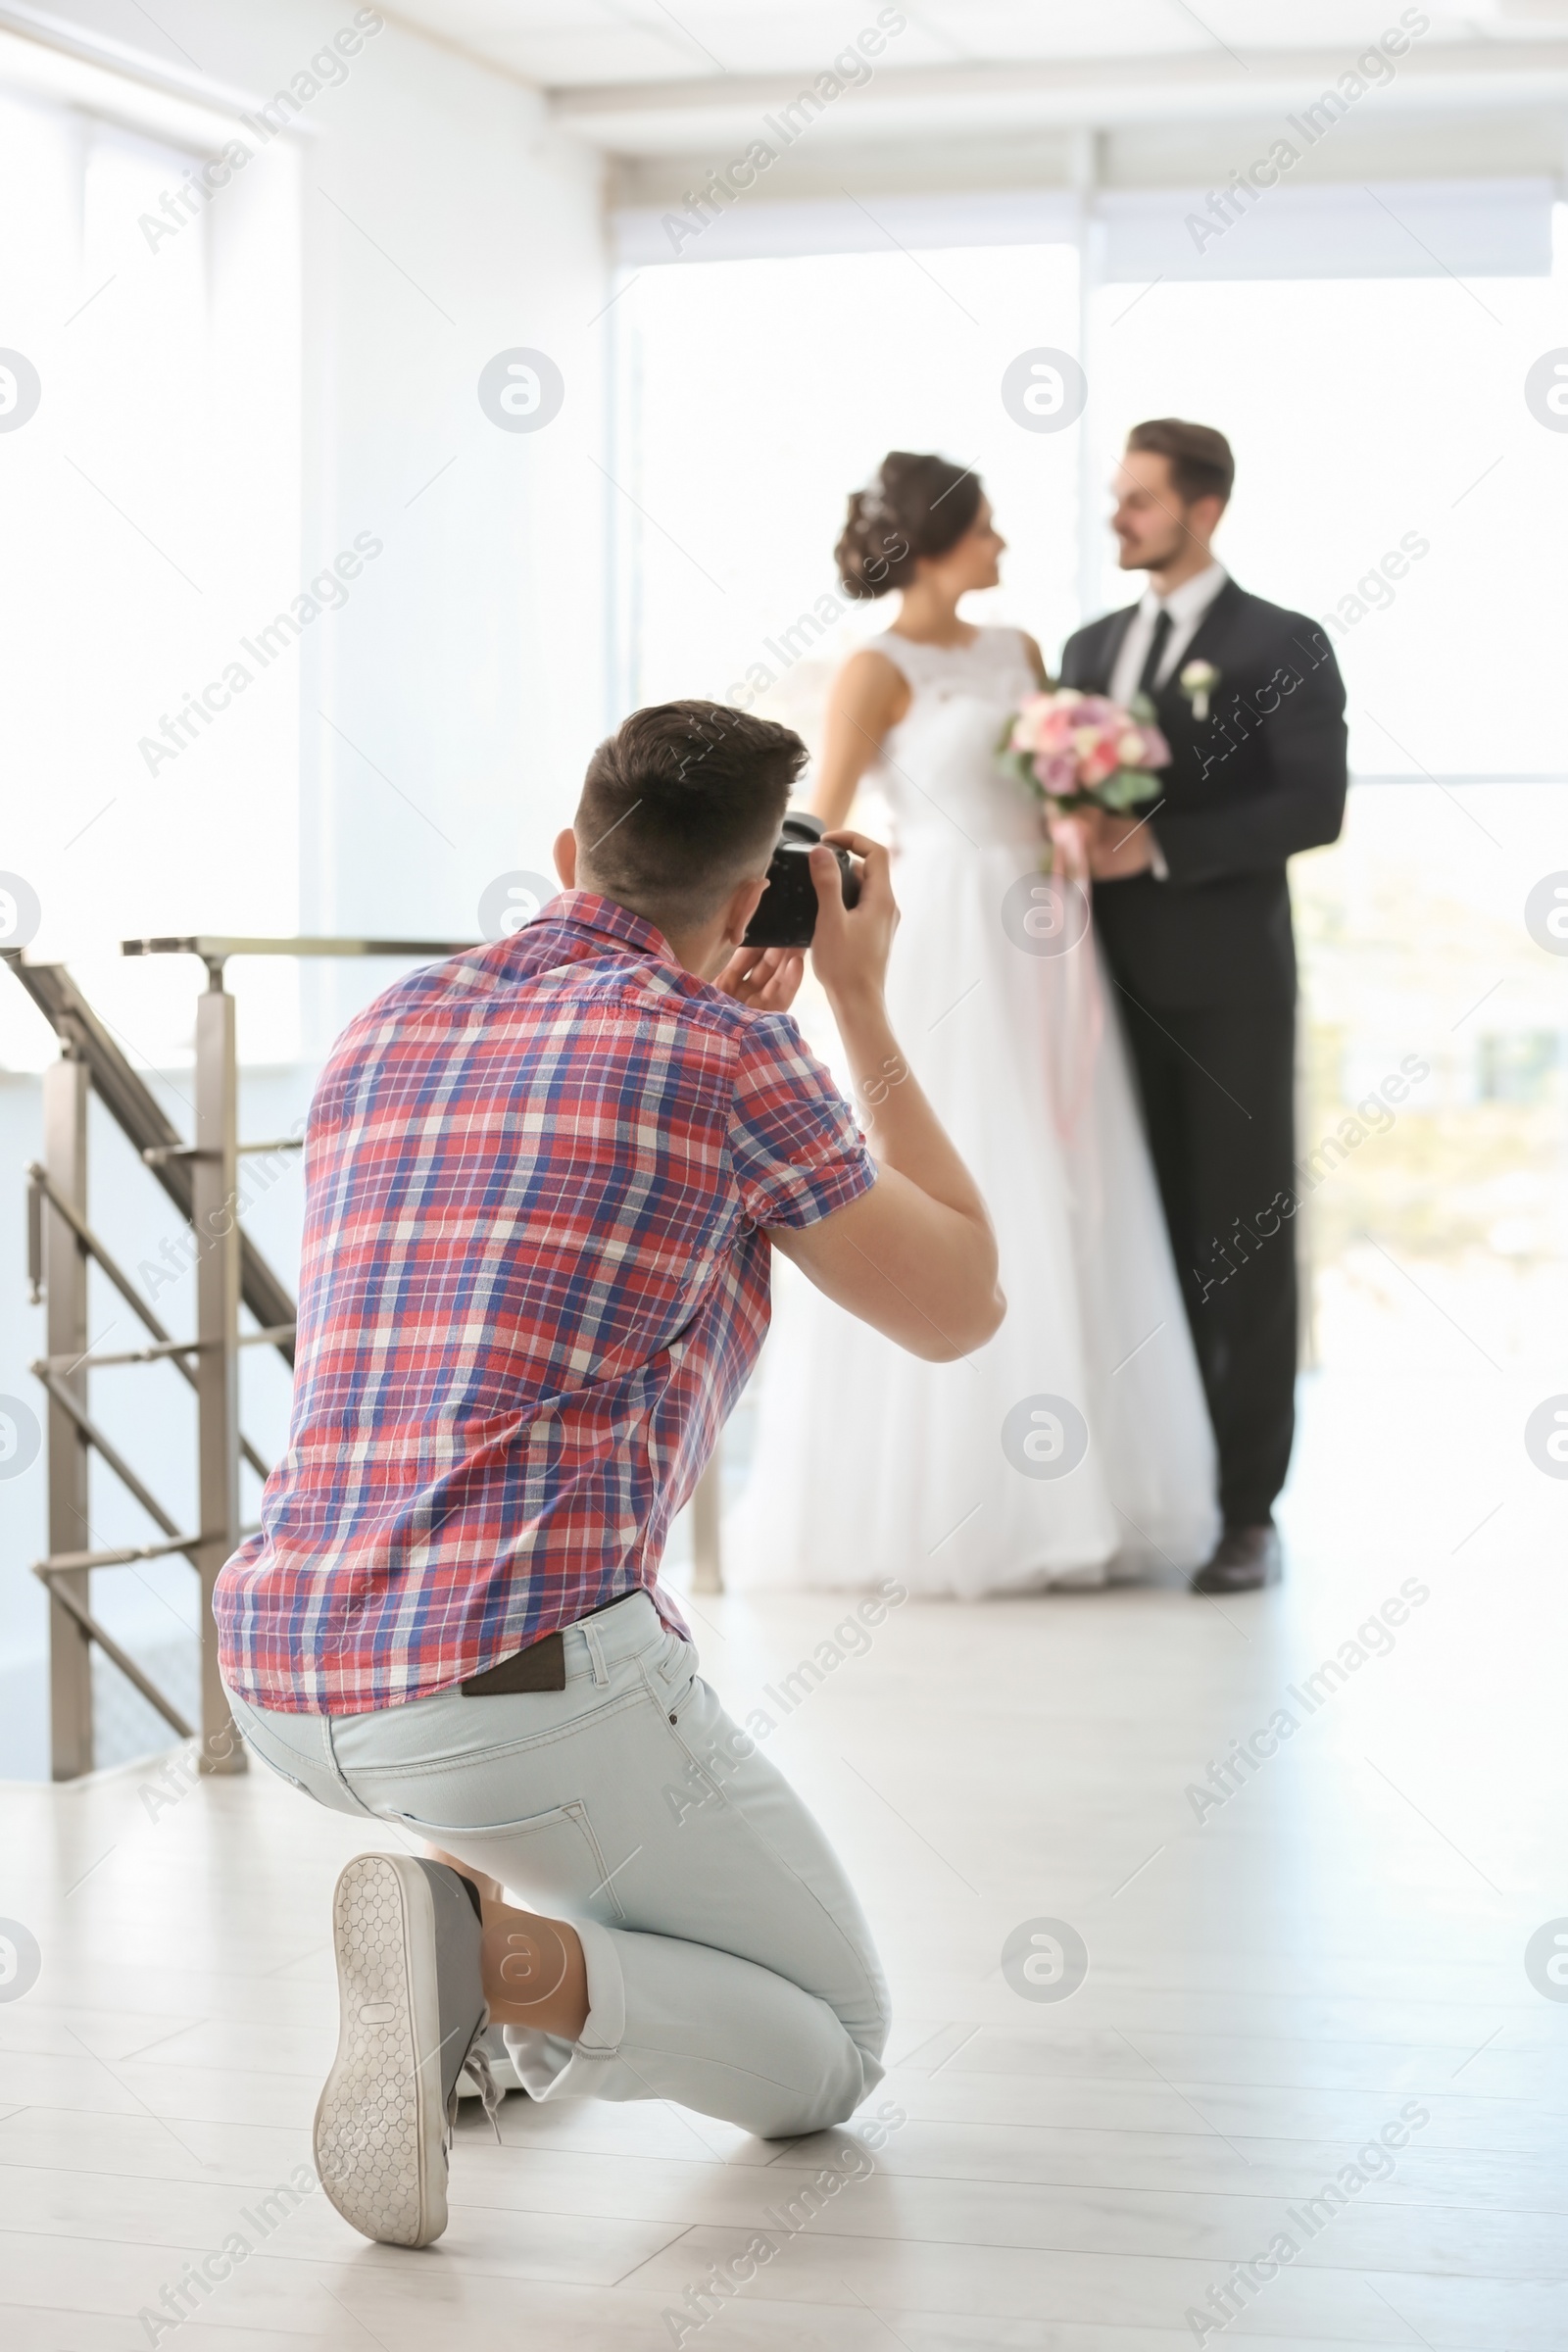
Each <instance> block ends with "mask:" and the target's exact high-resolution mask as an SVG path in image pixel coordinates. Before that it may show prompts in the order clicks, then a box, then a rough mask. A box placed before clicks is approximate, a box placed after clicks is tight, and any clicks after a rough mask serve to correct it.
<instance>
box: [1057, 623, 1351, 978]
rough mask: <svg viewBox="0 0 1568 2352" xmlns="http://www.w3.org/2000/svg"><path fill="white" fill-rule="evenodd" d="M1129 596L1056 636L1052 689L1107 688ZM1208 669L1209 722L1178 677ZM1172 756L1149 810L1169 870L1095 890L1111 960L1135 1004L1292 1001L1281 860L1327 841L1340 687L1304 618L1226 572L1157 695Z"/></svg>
mask: <svg viewBox="0 0 1568 2352" xmlns="http://www.w3.org/2000/svg"><path fill="white" fill-rule="evenodd" d="M1137 609H1138V608H1137V607H1136V605H1130V606H1128V607H1127V609H1126V610H1125V611H1124V612H1121V613H1107V614H1106V615H1105V617H1104V618H1103V620H1096V621H1092V622H1091V623H1090V625H1089V626H1088V628H1086V629H1079V630H1078V631H1077V632H1076V634H1075V635H1074V636H1072V637H1070V638H1069V639H1068V640H1067V645H1066V648H1065V650H1064V652H1063V654H1062V660H1061V677H1060V681H1059V683H1060V684H1062V685H1063V686H1077V687H1080V688H1082V689H1083V690H1084V691H1085V692H1088V693H1094V694H1105V693H1107V692H1108V691H1109V686H1110V675H1111V671H1112V669H1113V668H1114V666H1115V662H1116V656H1117V653H1118V651H1119V650H1120V647H1121V644H1122V640H1123V638H1124V637H1125V635H1126V633H1127V631H1128V629H1129V628H1130V627H1131V626H1132V619H1133V614H1134V613H1135V612H1136V611H1137ZM1189 662H1209V663H1210V664H1211V665H1212V667H1213V668H1215V669H1216V670H1218V672H1219V683H1218V685H1217V686H1215V687H1213V688H1212V689H1211V690H1210V695H1209V711H1208V716H1207V718H1206V719H1200V718H1198V717H1197V715H1196V714H1195V711H1194V708H1193V701H1192V698H1191V697H1190V696H1189V695H1188V694H1187V693H1186V692H1185V691H1184V690H1183V688H1182V686H1181V684H1180V677H1181V672H1182V671H1183V670H1184V669H1185V668H1186V667H1187V665H1188V663H1189ZM1153 699H1154V707H1155V710H1156V711H1157V713H1158V718H1159V725H1160V728H1161V730H1162V732H1163V734H1164V736H1165V738H1166V741H1167V742H1168V743H1169V745H1170V749H1171V764H1170V765H1169V767H1166V768H1162V769H1161V771H1160V786H1161V791H1162V793H1163V796H1164V801H1163V806H1162V807H1161V808H1160V809H1158V811H1157V813H1156V814H1155V815H1154V817H1153V819H1152V828H1153V832H1154V837H1155V839H1156V840H1157V842H1158V844H1159V849H1160V855H1161V856H1162V857H1163V858H1164V860H1165V864H1166V866H1167V868H1168V877H1169V878H1168V879H1167V880H1165V881H1163V882H1160V881H1156V880H1155V879H1154V878H1153V876H1152V875H1151V874H1138V875H1134V876H1132V877H1130V878H1129V879H1128V880H1127V881H1124V882H1101V883H1097V884H1096V886H1095V918H1096V921H1097V922H1098V924H1099V925H1100V928H1101V932H1102V935H1103V939H1104V943H1105V948H1106V951H1107V954H1108V956H1109V958H1110V964H1111V969H1112V971H1113V972H1114V973H1115V975H1116V977H1117V979H1118V980H1120V982H1121V983H1122V985H1123V987H1125V988H1129V989H1131V990H1132V992H1133V994H1134V995H1135V996H1138V997H1141V998H1142V999H1143V1000H1144V1001H1145V1002H1146V1003H1147V1004H1149V1005H1152V1006H1157V1005H1162V1004H1163V1005H1170V1006H1172V1007H1184V1006H1185V1007H1192V1006H1196V1005H1205V1004H1211V1003H1215V1002H1217V1001H1219V1000H1221V999H1226V998H1234V997H1235V996H1236V995H1238V994H1239V993H1241V994H1246V993H1249V992H1255V991H1259V990H1261V991H1264V992H1266V993H1267V995H1269V996H1270V997H1272V998H1275V999H1276V1000H1277V999H1278V997H1279V995H1280V994H1281V993H1282V992H1283V994H1284V995H1285V996H1287V997H1292V996H1294V993H1295V986H1296V951H1295V945H1294V942H1293V940H1292V936H1291V901H1290V893H1289V890H1288V888H1287V886H1286V880H1285V860H1286V859H1287V858H1290V857H1293V856H1294V855H1295V854H1296V852H1297V851H1298V850H1310V849H1315V848H1317V847H1318V846H1319V845H1320V844H1322V843H1324V842H1329V841H1334V840H1337V839H1338V837H1339V831H1340V827H1341V824H1342V823H1343V822H1344V817H1345V793H1346V783H1347V771H1346V728H1345V687H1344V685H1343V683H1342V681H1341V678H1340V671H1339V664H1338V662H1336V661H1335V659H1334V650H1333V648H1332V646H1331V645H1330V644H1329V641H1328V639H1327V637H1326V636H1325V635H1324V633H1323V631H1322V629H1321V628H1319V627H1318V625H1317V623H1316V622H1315V621H1311V620H1308V619H1307V618H1306V617H1305V615H1304V614H1302V613H1287V612H1286V611H1285V610H1284V609H1283V608H1282V607H1281V606H1279V605H1270V604H1266V603H1265V602H1264V600H1263V599H1262V597H1260V596H1249V594H1248V593H1247V591H1246V589H1245V588H1238V587H1237V585H1236V583H1235V581H1234V580H1227V581H1226V583H1225V585H1224V587H1223V588H1222V589H1221V590H1220V592H1219V594H1218V596H1216V597H1215V599H1214V601H1213V603H1212V604H1211V605H1210V606H1209V608H1208V611H1207V612H1206V613H1204V615H1203V617H1202V620H1201V623H1200V624H1199V627H1198V631H1197V633H1196V635H1195V636H1194V638H1193V640H1192V643H1191V644H1190V645H1189V646H1188V648H1187V651H1186V652H1185V653H1184V654H1183V656H1182V658H1181V661H1180V662H1178V663H1177V665H1176V669H1175V671H1174V672H1173V674H1172V676H1171V677H1170V679H1169V680H1168V681H1167V683H1166V684H1165V685H1164V686H1163V687H1162V688H1161V689H1160V690H1159V692H1158V693H1157V694H1156V695H1155V696H1154V698H1153Z"/></svg>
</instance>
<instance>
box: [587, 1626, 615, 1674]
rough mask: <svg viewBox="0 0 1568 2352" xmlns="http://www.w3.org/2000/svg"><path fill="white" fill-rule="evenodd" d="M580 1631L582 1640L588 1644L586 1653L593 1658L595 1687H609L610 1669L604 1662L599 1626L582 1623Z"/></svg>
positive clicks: (603, 1648)
mask: <svg viewBox="0 0 1568 2352" xmlns="http://www.w3.org/2000/svg"><path fill="white" fill-rule="evenodd" d="M581 1631H582V1637H583V1640H584V1641H585V1642H587V1644H588V1655H589V1656H590V1657H591V1658H592V1659H593V1662H594V1685H595V1688H596V1689H598V1690H600V1691H608V1690H609V1688H610V1669H609V1667H608V1666H607V1665H606V1664H605V1645H604V1643H603V1642H601V1640H600V1639H599V1628H598V1626H597V1625H592V1624H584V1625H583V1627H582V1629H581Z"/></svg>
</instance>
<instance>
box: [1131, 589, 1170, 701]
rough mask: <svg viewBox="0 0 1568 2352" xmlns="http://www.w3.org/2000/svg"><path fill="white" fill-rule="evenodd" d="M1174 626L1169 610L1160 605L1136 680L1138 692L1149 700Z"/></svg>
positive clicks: (1152, 694) (1151, 699) (1151, 697)
mask: <svg viewBox="0 0 1568 2352" xmlns="http://www.w3.org/2000/svg"><path fill="white" fill-rule="evenodd" d="M1174 626H1175V623H1174V622H1173V621H1172V619H1171V616H1170V614H1169V613H1168V612H1167V611H1166V609H1165V607H1164V606H1163V605H1161V606H1160V608H1159V611H1158V613H1156V614H1155V616H1154V634H1153V635H1152V637H1151V639H1150V640H1149V652H1148V654H1147V656H1146V657H1145V661H1144V666H1143V670H1142V673H1141V674H1140V676H1139V680H1138V691H1139V693H1140V694H1147V695H1148V697H1149V699H1150V701H1151V702H1152V701H1153V699H1154V684H1155V680H1156V679H1157V678H1158V676H1159V665H1160V663H1161V662H1163V661H1164V659H1165V648H1166V646H1167V645H1169V643H1170V633H1171V630H1172V628H1173V627H1174Z"/></svg>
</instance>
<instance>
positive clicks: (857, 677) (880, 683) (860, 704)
mask: <svg viewBox="0 0 1568 2352" xmlns="http://www.w3.org/2000/svg"><path fill="white" fill-rule="evenodd" d="M908 700H909V682H908V680H907V677H906V676H905V674H904V672H903V670H902V669H901V668H900V667H899V664H898V662H895V661H894V659H893V658H892V656H891V655H890V654H886V653H884V652H882V651H881V649H880V648H879V647H877V646H875V645H862V646H859V647H858V648H857V650H856V651H855V652H854V653H853V654H851V656H850V658H849V660H848V661H847V662H845V663H844V665H843V667H842V668H841V669H840V670H839V672H838V675H837V676H836V677H835V679H834V680H833V701H834V703H835V705H836V706H837V708H838V709H839V710H841V711H849V712H850V713H851V714H853V715H854V716H855V717H857V718H858V719H861V720H864V719H867V718H870V717H876V718H879V719H880V720H881V722H882V724H883V726H887V725H889V724H891V723H892V722H893V721H894V720H895V719H897V718H898V717H899V716H900V714H901V712H902V711H903V709H904V707H905V706H906V705H907V702H908Z"/></svg>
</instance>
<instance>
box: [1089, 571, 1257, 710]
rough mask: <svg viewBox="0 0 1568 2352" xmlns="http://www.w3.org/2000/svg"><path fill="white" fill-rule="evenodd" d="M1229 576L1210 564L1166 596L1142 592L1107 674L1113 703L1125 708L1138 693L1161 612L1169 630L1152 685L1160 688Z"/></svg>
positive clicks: (1173, 669)
mask: <svg viewBox="0 0 1568 2352" xmlns="http://www.w3.org/2000/svg"><path fill="white" fill-rule="evenodd" d="M1229 577H1230V574H1229V572H1228V571H1227V570H1226V569H1225V566H1224V564H1208V565H1207V566H1206V568H1205V569H1204V570H1202V571H1198V572H1195V573H1194V574H1193V577H1192V578H1191V579H1190V580H1183V582H1182V584H1181V586H1180V587H1179V588H1173V589H1172V590H1171V592H1170V594H1169V596H1157V595H1156V594H1155V592H1154V590H1153V589H1152V587H1151V588H1146V589H1145V590H1144V593H1143V598H1142V600H1141V602H1140V604H1139V606H1138V610H1137V611H1136V613H1134V614H1133V617H1132V622H1131V625H1130V626H1129V628H1128V631H1127V634H1126V636H1125V637H1124V638H1123V639H1122V641H1121V651H1120V653H1118V655H1117V656H1116V666H1115V667H1114V669H1113V670H1112V671H1111V673H1110V686H1109V689H1108V691H1109V694H1110V699H1111V701H1112V702H1113V703H1120V704H1122V705H1123V706H1124V707H1125V706H1126V705H1127V704H1129V703H1130V702H1131V701H1132V699H1133V696H1134V695H1135V694H1136V693H1137V692H1138V681H1139V679H1140V678H1141V677H1142V676H1143V674H1144V663H1145V662H1147V661H1148V659H1149V648H1150V645H1151V644H1152V640H1153V635H1154V623H1155V621H1156V620H1157V619H1158V617H1159V615H1160V613H1169V614H1170V621H1171V628H1170V635H1169V636H1168V637H1167V638H1166V640H1165V653H1164V658H1163V660H1162V661H1161V662H1160V665H1159V671H1158V674H1157V676H1156V677H1155V679H1154V683H1155V685H1156V686H1163V685H1164V684H1165V683H1166V681H1167V679H1169V678H1171V677H1173V676H1174V675H1175V672H1176V665H1177V663H1178V662H1180V660H1181V658H1182V656H1183V655H1184V654H1185V653H1186V651H1187V648H1188V647H1189V646H1190V645H1191V644H1192V642H1193V639H1194V638H1195V637H1196V636H1197V634H1198V629H1199V623H1200V622H1201V620H1202V617H1203V614H1204V613H1206V612H1207V611H1208V608H1209V606H1210V605H1211V604H1212V603H1213V602H1214V599H1215V597H1216V596H1218V594H1219V592H1220V590H1221V589H1222V588H1223V587H1224V585H1225V582H1226V581H1227V580H1228V579H1229Z"/></svg>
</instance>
